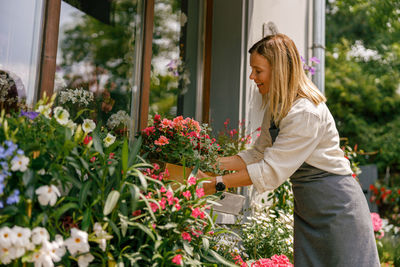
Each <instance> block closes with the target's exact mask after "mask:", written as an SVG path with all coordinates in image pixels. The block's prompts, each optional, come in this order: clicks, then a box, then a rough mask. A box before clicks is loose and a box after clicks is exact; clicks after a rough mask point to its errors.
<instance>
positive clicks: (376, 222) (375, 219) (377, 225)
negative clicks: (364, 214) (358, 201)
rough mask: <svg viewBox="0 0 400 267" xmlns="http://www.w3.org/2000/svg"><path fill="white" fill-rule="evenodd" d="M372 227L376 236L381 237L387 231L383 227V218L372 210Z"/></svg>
mask: <svg viewBox="0 0 400 267" xmlns="http://www.w3.org/2000/svg"><path fill="white" fill-rule="evenodd" d="M371 220H372V228H373V229H374V233H375V238H376V239H381V238H382V237H383V236H384V235H385V232H384V231H383V229H382V219H381V217H380V216H379V214H378V213H376V212H371Z"/></svg>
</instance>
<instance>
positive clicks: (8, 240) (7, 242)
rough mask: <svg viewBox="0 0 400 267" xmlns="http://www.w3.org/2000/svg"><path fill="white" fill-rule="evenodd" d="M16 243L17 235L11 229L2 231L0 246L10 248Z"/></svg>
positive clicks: (6, 228)
mask: <svg viewBox="0 0 400 267" xmlns="http://www.w3.org/2000/svg"><path fill="white" fill-rule="evenodd" d="M14 242H15V234H14V231H12V230H11V229H10V228H9V227H7V226H5V227H2V228H1V229H0V246H1V247H3V248H10V247H11V245H12V244H13V243H14Z"/></svg>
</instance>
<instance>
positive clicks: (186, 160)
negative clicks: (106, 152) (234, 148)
mask: <svg viewBox="0 0 400 267" xmlns="http://www.w3.org/2000/svg"><path fill="white" fill-rule="evenodd" d="M210 132H211V130H210V129H209V127H208V126H207V125H205V124H204V125H200V124H199V122H197V121H195V120H193V119H191V118H186V119H184V118H183V117H182V116H178V117H176V118H174V119H172V120H169V119H167V118H161V116H160V115H155V116H154V118H153V119H152V120H151V124H150V125H149V126H148V127H147V128H145V129H143V130H142V131H141V132H140V134H139V135H140V136H141V137H142V138H143V145H142V152H143V154H144V155H145V156H146V158H148V159H149V160H150V161H153V162H157V163H159V164H160V165H161V167H162V168H166V169H167V170H168V172H169V178H170V179H175V180H178V181H180V182H184V180H186V179H187V177H188V176H189V174H190V172H191V170H192V169H193V168H194V167H195V166H198V167H199V168H200V169H201V170H202V171H204V172H208V173H210V175H213V174H214V175H215V174H218V173H221V171H220V170H218V169H216V168H215V167H214V165H215V162H216V159H217V157H218V155H220V147H219V145H218V144H217V143H216V140H215V139H214V138H211V137H210Z"/></svg>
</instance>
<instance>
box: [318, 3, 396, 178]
mask: <svg viewBox="0 0 400 267" xmlns="http://www.w3.org/2000/svg"><path fill="white" fill-rule="evenodd" d="M399 7H400V1H397V0H396V1H388V0H384V1H378V0H371V1H361V0H337V1H328V3H327V20H326V23H327V27H326V29H327V32H326V36H327V37H326V40H327V50H326V80H325V82H326V84H325V88H326V95H327V98H328V102H327V104H328V106H329V108H330V110H331V112H332V114H333V116H334V118H335V120H336V124H337V127H338V130H339V132H340V135H341V136H345V137H347V138H348V140H349V145H350V146H351V147H353V146H354V145H356V144H358V145H359V146H360V147H362V148H363V149H364V150H365V151H367V152H371V154H376V155H373V156H372V157H371V156H367V157H366V159H363V160H362V162H361V163H363V164H365V163H374V164H377V165H378V167H379V172H380V174H381V175H382V174H383V173H384V171H385V170H386V167H389V168H390V171H391V173H392V174H393V176H394V177H397V176H398V172H399V169H398V166H399V163H400V161H399V160H400V158H399V156H398V155H399V152H400V146H399V145H398V144H397V142H393V140H397V138H398V136H397V135H398V134H397V132H398V131H397V129H398V126H399V125H400V124H399V120H400V116H399V114H400V96H399V93H398V86H399V80H400V46H399V44H398V40H399V38H400V21H399V13H398V10H399ZM374 152H376V153H374Z"/></svg>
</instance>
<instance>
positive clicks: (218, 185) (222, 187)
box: [215, 176, 226, 192]
mask: <svg viewBox="0 0 400 267" xmlns="http://www.w3.org/2000/svg"><path fill="white" fill-rule="evenodd" d="M225 188H226V186H225V184H224V182H223V181H222V176H217V177H216V178H215V190H217V192H219V191H224V190H225Z"/></svg>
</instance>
